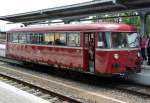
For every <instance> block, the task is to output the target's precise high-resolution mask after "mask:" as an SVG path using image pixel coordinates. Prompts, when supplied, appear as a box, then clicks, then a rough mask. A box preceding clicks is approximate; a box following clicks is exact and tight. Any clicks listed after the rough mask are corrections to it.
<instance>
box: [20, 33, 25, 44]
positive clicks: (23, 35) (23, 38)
mask: <svg viewBox="0 0 150 103" xmlns="http://www.w3.org/2000/svg"><path fill="white" fill-rule="evenodd" d="M19 43H27V38H26V33H20V34H19Z"/></svg>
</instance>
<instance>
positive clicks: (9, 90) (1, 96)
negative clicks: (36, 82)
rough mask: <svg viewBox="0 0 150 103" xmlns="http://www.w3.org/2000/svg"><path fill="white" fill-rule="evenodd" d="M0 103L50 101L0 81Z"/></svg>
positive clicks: (42, 102)
mask: <svg viewBox="0 0 150 103" xmlns="http://www.w3.org/2000/svg"><path fill="white" fill-rule="evenodd" d="M0 103H50V102H48V101H46V100H44V99H41V98H39V97H36V96H34V95H32V94H29V93H27V92H25V91H22V90H20V89H17V88H15V87H13V86H11V85H8V84H6V83H4V82H1V81H0Z"/></svg>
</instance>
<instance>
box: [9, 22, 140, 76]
mask: <svg viewBox="0 0 150 103" xmlns="http://www.w3.org/2000/svg"><path fill="white" fill-rule="evenodd" d="M6 57H7V58H10V59H15V60H19V61H24V62H33V63H38V64H46V65H52V66H58V67H65V68H69V69H73V70H77V71H82V72H86V73H92V74H96V75H116V74H126V73H128V72H130V71H131V72H139V71H140V55H139V43H138V32H137V29H136V28H135V27H134V26H131V25H127V24H117V23H106V22H104V23H103V22H100V23H91V24H63V25H54V26H44V27H21V28H16V29H11V30H9V31H8V32H7V44H6Z"/></svg>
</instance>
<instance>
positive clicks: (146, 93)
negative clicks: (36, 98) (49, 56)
mask: <svg viewBox="0 0 150 103" xmlns="http://www.w3.org/2000/svg"><path fill="white" fill-rule="evenodd" d="M0 74H1V75H5V73H4V74H2V73H0ZM6 74H7V75H6V78H12V79H13V76H14V75H12V72H7V73H6ZM16 74H17V75H18V73H16ZM1 75H0V76H1ZM9 75H10V76H9ZM18 77H19V75H18ZM18 77H17V78H18ZM30 78H31V77H30ZM14 79H16V77H14ZM17 80H18V79H17ZM19 81H22V78H20V79H19ZM93 81H94V82H96V83H98V82H102V81H99V80H93ZM115 82H116V81H115ZM26 83H27V84H29V87H32V85H33V83H31V84H30V82H26V81H25V84H26ZM96 83H92V84H94V85H97V84H96ZM12 84H16V83H12ZM30 85H31V86H30ZM38 86H39V87H40V85H39V84H38ZM38 86H37V85H36V86H35V88H37V87H38ZM98 86H101V85H100V84H98ZM102 86H105V87H106V88H109V89H115V90H117V91H118V90H119V91H121V92H126V93H129V94H133V95H136V96H140V97H142V98H143V97H144V98H150V87H148V86H144V85H138V84H136V85H135V84H133V83H123V82H120V83H114V81H109V83H108V82H107V83H105V84H102ZM25 87H26V86H25ZM39 87H38V88H39ZM23 88H24V87H23ZM27 88H28V87H27ZM40 88H41V87H40ZM42 89H43V88H42ZM36 90H37V91H39V90H40V89H35V91H36ZM27 91H31V92H32V89H31V90H27ZM33 91H34V90H33ZM48 92H49V91H47V89H46V93H45V92H44V93H45V94H43V95H41V94H42V93H40V92H37V93H36V92H35V93H33V94H37V95H40V96H41V97H46V96H48V95H47V94H48ZM79 94H80V93H79ZM44 95H45V96H44ZM59 95H60V94H59ZM93 96H95V98H96V95H95V94H94V95H93ZM57 97H58V100H59V96H54V98H55V99H56V100H57ZM97 97H98V96H97ZM51 98H52V97H51ZM61 98H63V97H61ZM67 98H68V97H67ZM91 98H92V97H91ZM95 98H94V99H95ZM71 99H73V98H71ZM50 100H51V99H50ZM60 101H61V102H62V101H67V102H70V101H68V100H64V99H60ZM88 101H89V100H88ZM92 101H93V100H92ZM95 101H96V100H95ZM81 102H83V101H82V100H80V98H79V99H77V100H76V101H74V102H73V103H81ZM71 103H72V101H71ZM91 103H93V102H91ZM121 103H122V102H121Z"/></svg>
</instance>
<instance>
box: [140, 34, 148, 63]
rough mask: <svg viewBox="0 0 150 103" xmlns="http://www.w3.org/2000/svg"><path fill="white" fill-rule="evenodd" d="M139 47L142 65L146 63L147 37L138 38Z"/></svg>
mask: <svg viewBox="0 0 150 103" xmlns="http://www.w3.org/2000/svg"><path fill="white" fill-rule="evenodd" d="M140 47H141V55H142V60H143V64H146V61H147V57H146V48H147V37H146V35H144V36H143V37H142V38H140Z"/></svg>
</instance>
